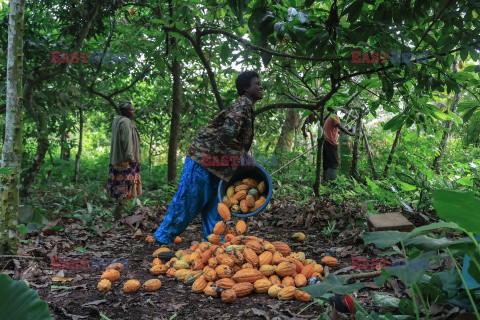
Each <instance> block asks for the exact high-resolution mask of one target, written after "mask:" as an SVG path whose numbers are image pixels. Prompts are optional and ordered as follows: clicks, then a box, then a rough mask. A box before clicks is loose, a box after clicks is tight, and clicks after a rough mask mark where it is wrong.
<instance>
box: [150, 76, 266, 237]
mask: <svg viewBox="0 0 480 320" xmlns="http://www.w3.org/2000/svg"><path fill="white" fill-rule="evenodd" d="M235 86H236V89H237V93H238V95H239V96H240V97H239V98H238V99H237V100H235V101H234V102H232V103H231V104H230V105H229V106H228V107H227V108H225V109H224V110H222V111H221V112H220V114H219V115H218V116H217V117H216V118H215V119H213V121H212V122H210V124H208V125H207V126H206V127H204V128H202V129H200V131H199V132H198V133H197V134H196V136H195V137H194V138H193V141H192V143H191V145H190V147H189V148H188V151H187V156H186V158H185V164H184V166H183V170H182V175H181V177H180V182H179V185H178V190H177V192H176V194H175V196H174V197H173V200H172V202H171V203H170V205H169V206H168V210H167V213H166V214H165V217H164V218H163V222H162V223H161V225H160V227H159V228H158V229H157V231H156V232H155V240H156V242H158V243H160V244H171V243H172V242H173V241H174V239H175V237H176V236H177V235H179V234H181V233H182V232H183V231H184V230H185V229H186V228H187V227H188V225H189V224H190V223H191V222H192V221H193V219H194V218H195V217H196V216H197V215H198V214H199V213H200V214H201V218H202V225H203V237H204V239H205V241H207V236H208V235H210V234H211V233H212V232H213V227H214V226H215V224H216V223H217V222H218V221H221V220H222V218H221V217H220V215H219V213H218V210H217V205H218V198H217V188H218V184H219V183H220V180H224V181H227V182H228V181H229V180H230V179H231V178H232V176H233V174H234V172H235V170H236V169H237V168H238V166H240V165H245V164H246V163H253V161H252V157H251V156H250V155H249V154H248V151H249V150H250V146H251V144H252V141H253V135H254V134H253V122H254V119H255V115H254V109H253V106H254V105H255V102H256V101H257V100H260V99H262V98H263V88H262V85H261V83H260V77H259V75H258V73H257V72H255V71H244V72H242V73H240V74H239V75H238V77H237V78H236V80H235Z"/></svg>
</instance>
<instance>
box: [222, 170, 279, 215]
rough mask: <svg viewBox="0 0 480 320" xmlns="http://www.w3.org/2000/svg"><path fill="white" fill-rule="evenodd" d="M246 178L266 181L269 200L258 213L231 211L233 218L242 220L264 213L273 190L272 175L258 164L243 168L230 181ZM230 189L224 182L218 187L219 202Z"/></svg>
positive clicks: (266, 192) (267, 200)
mask: <svg viewBox="0 0 480 320" xmlns="http://www.w3.org/2000/svg"><path fill="white" fill-rule="evenodd" d="M245 178H253V179H255V180H257V181H258V182H261V181H265V183H266V186H265V194H267V199H266V200H265V203H264V204H263V205H262V206H261V207H260V208H258V209H257V210H256V211H253V212H250V213H247V214H243V213H235V212H231V211H230V213H231V214H232V216H235V217H240V218H246V217H251V216H253V215H255V214H257V213H260V212H262V211H263V210H264V209H265V208H266V207H267V205H268V202H269V201H270V199H271V198H272V189H273V184H272V179H271V178H270V175H269V174H268V172H267V171H266V170H265V169H264V168H263V167H262V166H260V165H258V164H255V165H254V166H241V167H239V168H238V169H237V171H236V172H235V174H234V175H233V177H232V179H231V180H230V181H232V182H235V181H238V180H243V179H245ZM228 187H229V184H227V183H226V182H225V181H223V180H221V181H220V184H219V185H218V202H222V199H223V197H224V196H225V194H226V193H227V189H228Z"/></svg>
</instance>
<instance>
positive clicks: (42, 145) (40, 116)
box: [20, 99, 50, 197]
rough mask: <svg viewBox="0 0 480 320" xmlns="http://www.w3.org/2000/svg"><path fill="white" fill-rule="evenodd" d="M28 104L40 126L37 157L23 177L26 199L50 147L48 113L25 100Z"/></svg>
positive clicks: (22, 191)
mask: <svg viewBox="0 0 480 320" xmlns="http://www.w3.org/2000/svg"><path fill="white" fill-rule="evenodd" d="M25 100H26V101H27V104H29V105H30V106H31V109H32V111H33V112H34V113H35V115H36V118H37V126H38V135H37V151H36V153H35V157H34V158H33V161H32V163H31V165H30V167H29V168H28V169H27V170H25V172H24V173H23V174H22V176H21V178H20V179H21V181H22V189H21V190H20V195H21V196H22V197H26V196H27V195H28V190H29V188H30V186H31V185H32V183H33V182H34V181H35V177H36V176H37V174H38V171H39V170H40V168H41V167H42V165H43V162H44V160H45V154H46V153H47V150H48V147H49V146H50V141H49V140H48V119H47V115H46V111H44V110H41V109H40V108H38V107H37V106H36V105H35V103H31V102H30V103H28V99H25Z"/></svg>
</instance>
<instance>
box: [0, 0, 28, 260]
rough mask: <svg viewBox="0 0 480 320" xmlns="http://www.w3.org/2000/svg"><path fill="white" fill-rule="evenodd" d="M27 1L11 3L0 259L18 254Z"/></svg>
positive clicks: (0, 198)
mask: <svg viewBox="0 0 480 320" xmlns="http://www.w3.org/2000/svg"><path fill="white" fill-rule="evenodd" d="M24 12H25V0H11V1H10V4H9V17H8V19H9V21H8V49H7V50H8V52H7V92H6V100H7V101H6V102H7V107H6V121H5V142H4V144H3V149H2V160H1V163H0V255H4V254H16V252H17V242H18V239H17V220H18V204H19V182H20V169H21V164H22V152H23V150H22V131H23V121H22V120H23V118H22V117H23V114H22V112H23V111H22V108H23V92H22V78H23V20H24Z"/></svg>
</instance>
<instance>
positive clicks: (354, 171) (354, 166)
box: [350, 109, 363, 178]
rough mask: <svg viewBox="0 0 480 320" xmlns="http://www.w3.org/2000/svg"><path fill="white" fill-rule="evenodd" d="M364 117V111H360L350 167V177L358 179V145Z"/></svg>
mask: <svg viewBox="0 0 480 320" xmlns="http://www.w3.org/2000/svg"><path fill="white" fill-rule="evenodd" d="M362 116H363V110H361V109H360V112H359V113H358V118H357V123H356V126H357V132H356V134H355V140H354V142H353V150H352V165H351V166H350V175H351V176H352V177H355V178H356V177H357V165H358V145H359V144H360V134H361V133H360V131H361V129H362V128H361V127H362Z"/></svg>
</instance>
